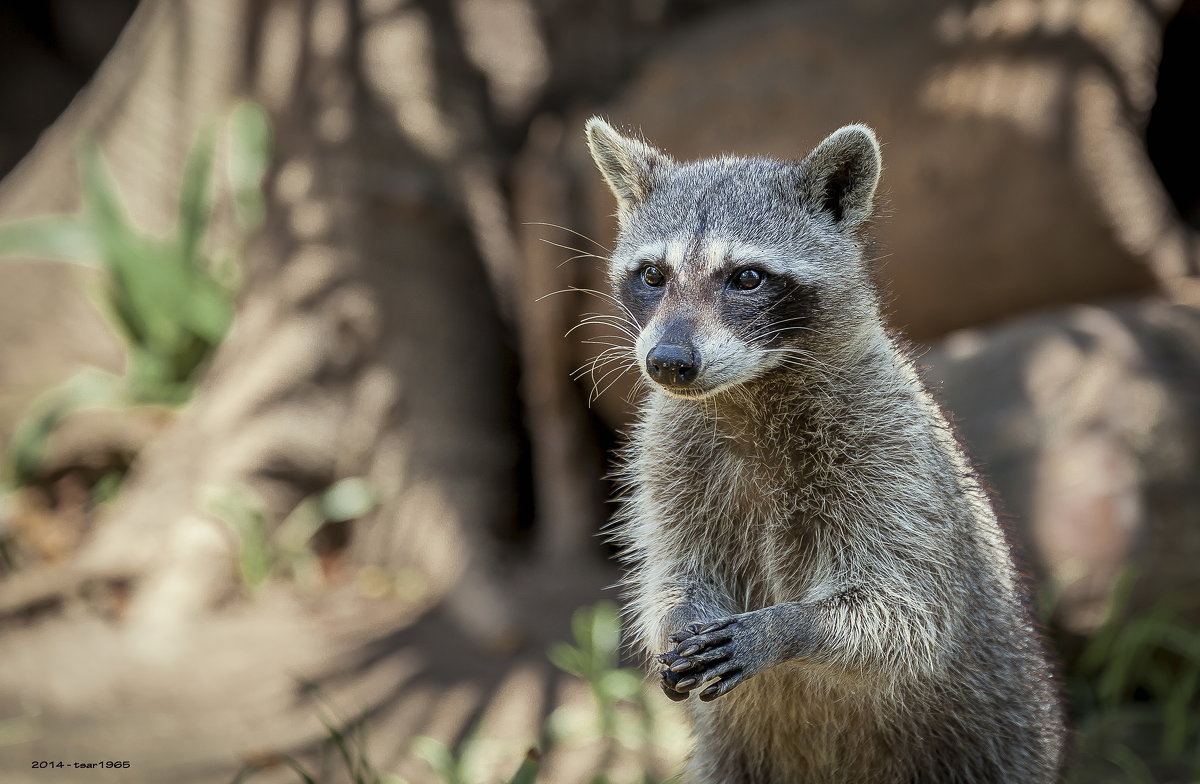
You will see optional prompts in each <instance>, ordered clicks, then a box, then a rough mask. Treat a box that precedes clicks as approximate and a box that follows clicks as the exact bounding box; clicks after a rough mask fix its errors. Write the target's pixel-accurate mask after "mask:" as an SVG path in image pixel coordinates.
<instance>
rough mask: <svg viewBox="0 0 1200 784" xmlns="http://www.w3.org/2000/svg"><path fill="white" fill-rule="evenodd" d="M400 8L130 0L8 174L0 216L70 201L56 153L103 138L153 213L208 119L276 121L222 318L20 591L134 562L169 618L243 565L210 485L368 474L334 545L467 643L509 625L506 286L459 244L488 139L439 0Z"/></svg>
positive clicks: (135, 611) (325, 1)
mask: <svg viewBox="0 0 1200 784" xmlns="http://www.w3.org/2000/svg"><path fill="white" fill-rule="evenodd" d="M389 5H391V4H387V3H372V4H370V6H371V9H372V10H371V11H370V12H369V13H368V12H366V11H364V9H363V7H361V6H360V4H359V3H357V2H354V1H353V0H307V1H306V2H285V1H283V0H281V1H280V2H268V3H260V2H253V1H252V0H222V1H221V2H212V1H211V0H203V1H201V0H195V1H194V2H180V3H144V4H143V5H142V6H141V7H140V8H139V9H138V11H137V13H136V16H135V18H134V19H133V20H132V21H131V23H130V25H129V28H128V30H127V31H126V33H125V34H124V35H123V37H122V39H121V41H120V42H119V43H118V45H117V48H116V49H115V50H114V52H113V53H112V55H111V56H110V58H109V61H108V62H107V63H106V64H105V65H104V67H103V68H102V70H101V72H100V74H99V75H98V77H97V79H96V80H95V82H94V84H93V85H91V86H90V87H89V89H88V90H87V91H85V92H84V93H83V94H81V96H80V97H79V98H78V99H77V101H76V102H75V104H74V105H73V106H72V107H71V109H70V110H69V111H68V112H67V113H66V114H65V115H64V116H63V118H62V119H61V120H60V121H59V123H58V124H57V125H56V126H55V127H54V128H53V129H52V130H51V131H50V132H49V133H48V134H47V135H46V137H45V138H44V139H43V140H42V143H41V144H40V145H39V148H38V149H37V150H36V151H35V152H34V153H33V154H32V155H30V156H29V157H28V158H27V159H26V160H25V161H24V162H23V163H22V165H21V167H20V168H19V170H18V171H17V172H16V173H15V175H14V177H13V178H12V181H10V182H6V184H5V192H4V193H3V195H2V196H0V213H3V212H5V210H4V209H3V207H4V206H5V205H11V204H13V203H14V202H19V203H21V204H22V205H24V206H25V207H29V206H30V205H34V206H35V207H40V208H42V209H46V210H50V209H63V208H65V207H70V206H72V205H74V204H75V203H77V202H78V199H79V195H78V184H77V182H76V178H75V175H74V172H73V156H72V155H71V150H72V147H73V145H74V144H75V142H76V140H77V139H78V138H80V137H85V138H86V137H94V138H96V139H97V140H98V141H99V143H100V145H101V147H102V149H103V150H104V152H105V154H106V157H107V159H108V161H109V164H110V167H111V168H112V169H113V170H114V172H115V176H116V178H117V180H118V182H119V184H120V185H121V186H122V195H123V197H124V198H125V200H126V202H127V203H128V205H129V206H130V209H131V212H132V213H133V215H134V217H135V219H136V220H138V222H139V223H141V224H142V225H144V226H147V227H149V228H152V229H156V230H160V231H161V230H162V229H163V228H164V227H165V226H167V225H169V221H170V220H171V216H172V215H173V213H174V206H175V205H173V204H171V203H170V201H171V196H172V195H173V194H175V193H177V192H178V182H179V177H180V175H181V174H182V171H183V160H184V156H185V153H186V151H187V149H188V147H189V145H190V144H191V142H192V140H193V138H194V136H195V134H196V132H197V130H198V129H199V127H200V125H201V123H204V122H208V121H211V120H212V119H214V118H215V116H216V114H217V113H218V112H220V111H222V110H223V109H225V108H226V107H227V106H228V105H229V104H230V102H231V101H232V100H233V99H235V98H236V97H238V96H241V95H248V96H250V97H252V98H254V99H256V100H259V101H261V102H262V103H264V104H265V105H266V107H267V108H268V110H269V111H270V113H271V114H272V116H273V118H274V120H275V128H276V132H277V133H276V153H275V166H274V169H273V172H272V173H271V175H270V176H269V178H268V182H267V184H266V189H267V197H268V204H269V211H268V220H267V225H266V228H265V230H264V231H263V232H262V236H261V237H260V238H259V240H258V242H257V243H256V244H255V248H254V250H253V252H252V253H251V254H250V258H248V259H247V260H246V265H245V271H246V283H245V286H244V288H243V290H242V292H241V296H240V302H239V306H238V317H237V320H236V322H235V325H234V328H233V330H232V332H231V334H230V335H229V337H228V338H227V339H226V341H225V343H224V344H223V345H222V346H221V348H220V349H219V351H218V353H217V355H216V357H215V358H214V360H213V362H212V365H211V367H210V369H209V370H208V372H207V373H206V376H205V378H204V380H203V382H202V383H201V385H200V386H199V388H198V389H197V391H196V394H195V398H194V401H193V403H192V404H191V405H190V406H189V407H188V408H187V409H186V410H185V411H184V412H183V414H182V416H181V417H180V418H179V419H178V421H177V422H176V423H175V424H174V425H173V426H172V427H171V428H170V430H169V432H167V433H166V434H165V435H163V436H162V437H161V438H160V439H158V440H156V441H155V442H153V443H152V444H151V445H150V446H149V447H148V448H147V449H146V450H145V451H144V452H143V454H142V455H141V457H140V458H139V460H138V462H137V464H136V466H135V468H134V470H133V472H132V475H131V477H130V479H129V480H128V482H127V483H126V485H125V487H124V488H123V490H122V493H121V495H120V497H119V501H118V503H117V505H116V506H115V508H113V509H112V510H111V512H110V513H108V514H106V515H105V517H104V519H103V520H101V521H100V523H99V524H98V526H97V529H96V531H95V535H94V536H93V537H92V539H91V540H90V542H89V543H88V544H87V545H86V546H85V549H84V550H83V552H82V553H81V554H80V556H79V558H78V560H77V561H76V562H75V563H73V564H71V565H70V566H69V567H67V569H66V571H65V572H60V573H58V574H57V575H55V576H54V579H52V580H49V581H47V580H46V579H45V578H44V577H40V578H39V579H38V580H36V581H34V582H32V583H26V584H25V585H21V584H20V582H19V581H18V584H17V585H13V586H10V590H9V596H10V600H9V603H12V602H19V601H22V600H25V599H27V598H29V597H31V596H35V595H36V594H38V593H39V592H40V591H43V590H46V589H47V586H61V585H64V584H78V583H79V582H80V581H82V580H86V579H88V578H89V577H102V578H106V579H107V578H118V577H119V578H121V579H131V580H133V581H134V585H135V591H134V594H133V600H132V603H131V605H130V607H129V611H128V619H129V622H130V623H131V624H133V625H134V627H135V628H143V629H145V630H147V631H149V630H153V633H154V634H155V635H159V636H163V635H167V636H169V634H170V631H171V630H172V629H173V628H175V627H176V626H177V625H179V624H184V623H186V622H187V616H188V615H189V614H190V613H191V612H193V611H197V610H201V609H203V608H205V607H207V606H209V605H210V604H211V603H212V602H214V601H215V600H217V599H219V598H220V597H221V596H223V595H224V594H226V593H227V592H228V590H229V589H230V588H231V586H232V585H233V566H234V564H235V563H236V559H235V557H234V556H235V551H236V548H237V543H236V542H235V541H234V539H233V537H231V535H230V532H229V531H228V530H227V529H226V528H225V526H224V525H223V523H221V522H219V521H218V520H216V519H214V518H213V516H212V515H211V514H210V513H209V510H208V500H209V498H210V497H211V494H212V493H213V492H221V491H229V490H236V489H238V488H247V489H249V490H251V491H252V492H253V494H254V496H255V497H257V498H259V499H261V501H262V503H263V506H264V509H263V513H264V519H265V520H266V521H267V522H268V524H269V525H273V524H275V523H277V521H279V520H280V519H281V518H282V517H283V516H284V515H286V514H287V513H288V512H289V511H290V510H291V509H293V508H294V507H295V506H296V504H297V503H298V502H299V501H301V500H302V499H303V498H304V497H306V496H308V495H310V494H312V493H315V492H319V491H321V490H322V489H324V488H326V487H328V486H329V485H330V484H331V483H332V482H334V481H335V480H336V479H339V478H343V477H350V476H362V477H365V478H366V479H367V480H368V481H369V483H370V485H371V488H372V490H373V491H374V493H375V496H376V501H377V506H376V508H375V509H374V511H372V512H370V513H369V514H367V515H366V516H364V517H363V518H361V519H359V520H357V521H355V522H354V523H353V531H352V535H351V538H350V544H349V548H350V550H349V557H348V558H346V559H345V560H346V561H347V562H348V563H350V564H351V565H352V566H353V567H354V568H357V567H359V566H363V565H373V566H378V567H381V568H382V570H383V572H380V573H378V574H384V575H389V576H394V575H396V574H397V573H407V574H408V575H409V578H410V579H409V580H408V581H407V584H408V585H409V586H410V587H411V586H412V585H413V582H414V581H413V579H412V578H413V577H414V576H417V586H416V588H415V589H414V590H417V591H418V592H420V593H423V594H425V595H426V596H428V597H429V598H431V599H433V598H436V597H438V596H442V595H446V594H448V595H449V602H450V605H451V607H452V608H453V609H454V611H455V612H457V614H458V615H459V616H460V618H463V619H465V620H466V621H467V625H468V627H469V629H470V630H471V631H472V632H473V633H474V634H475V635H476V637H477V638H478V639H482V640H484V641H486V642H489V643H492V644H502V643H503V642H504V641H505V640H506V639H507V637H508V636H509V635H511V633H512V629H511V628H510V624H509V621H508V611H507V609H506V607H505V605H504V600H503V598H502V593H501V592H500V591H498V590H496V589H495V587H494V586H493V585H491V584H490V579H491V578H490V576H489V574H488V570H489V568H490V567H489V564H490V563H491V562H492V560H493V559H492V558H490V557H488V556H487V555H486V553H485V551H486V549H487V543H486V538H485V536H484V533H485V532H486V531H487V529H489V528H495V527H498V526H499V525H501V524H503V523H505V522H506V520H505V518H506V517H507V516H508V515H510V514H511V511H510V510H512V509H513V508H514V505H515V504H514V501H515V499H514V497H513V490H512V488H513V487H514V486H515V484H516V483H515V481H514V479H515V477H514V471H515V463H516V444H517V438H516V427H515V423H516V422H517V421H518V418H517V417H515V416H514V411H515V401H514V396H513V394H512V392H511V391H510V390H512V389H513V388H514V379H515V372H514V367H513V364H514V363H513V359H512V357H513V353H512V350H511V347H510V345H509V339H508V332H507V331H506V329H505V328H504V324H503V323H502V321H501V316H500V313H499V312H498V309H497V306H496V304H495V303H496V302H497V301H501V302H502V301H504V297H503V296H501V297H497V296H496V295H497V293H500V294H502V295H503V294H507V293H508V292H507V291H500V292H497V290H496V289H493V288H492V287H490V286H489V282H488V277H487V275H486V274H485V264H484V262H483V259H481V255H480V253H479V252H478V251H477V247H478V246H479V245H478V243H476V242H473V239H475V238H479V237H481V232H482V231H483V230H485V229H486V228H487V227H488V226H489V224H488V221H489V220H490V221H492V222H493V223H494V222H495V209H494V207H490V206H489V205H487V204H486V203H485V204H483V206H480V204H481V202H486V196H487V195H488V190H487V188H488V185H489V177H492V172H491V171H490V170H489V168H488V165H487V161H486V150H484V149H483V147H482V144H481V140H482V139H485V138H486V135H485V134H484V133H483V132H482V130H483V129H482V127H481V122H482V118H480V117H478V116H476V117H471V116H468V111H467V109H464V108H463V107H467V108H469V107H471V106H474V105H477V104H473V103H472V102H471V101H470V100H469V97H468V96H465V95H464V93H465V92H466V91H468V90H470V89H473V86H472V83H471V79H470V66H469V64H468V63H466V61H465V59H464V58H463V56H462V52H461V50H460V49H456V48H455V42H454V40H453V38H452V37H451V36H450V32H451V31H447V30H446V29H445V26H446V20H445V19H441V18H439V15H440V13H441V12H436V13H435V9H437V8H438V7H439V6H438V4H437V3H429V4H427V7H424V6H422V4H416V5H403V6H401V5H400V4H395V5H396V7H395V8H392V9H389V8H388V6H389ZM447 107H449V108H447ZM472 120H474V121H475V122H474V124H472V122H471V121H472ZM452 161H453V162H456V163H460V164H462V165H460V166H449V165H448V163H450V162H452ZM491 187H492V188H494V187H495V186H494V184H493V185H491ZM480 194H483V195H482V196H481V195H480ZM489 209H490V210H491V212H489ZM487 239H488V240H489V241H490V243H491V245H490V246H491V247H496V246H499V247H501V248H503V245H504V242H505V240H504V237H503V236H500V237H499V238H497V237H495V236H489V237H488V238H487ZM501 252H502V251H501ZM493 255H495V252H493ZM492 269H493V272H495V270H496V269H497V267H495V265H493V268H492ZM510 269H511V268H510ZM495 278H496V276H495V275H493V279H495ZM327 544H331V545H332V546H340V545H342V544H343V542H332V543H327ZM422 582H423V583H424V584H423V585H422V584H421V583H422Z"/></svg>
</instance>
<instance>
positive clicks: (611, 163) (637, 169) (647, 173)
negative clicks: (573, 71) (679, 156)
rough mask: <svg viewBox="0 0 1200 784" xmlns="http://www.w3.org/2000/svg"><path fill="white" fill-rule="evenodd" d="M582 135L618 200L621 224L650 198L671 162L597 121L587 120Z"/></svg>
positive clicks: (662, 155)
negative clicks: (584, 135)
mask: <svg viewBox="0 0 1200 784" xmlns="http://www.w3.org/2000/svg"><path fill="white" fill-rule="evenodd" d="M585 131H586V133H587V143H588V149H589V150H591V151H592V160H594V161H595V162H596V166H597V167H598V168H599V169H600V173H601V174H602V175H604V180H605V181H606V182H607V183H608V187H609V188H611V189H612V192H613V195H614V196H616V197H617V217H618V219H619V220H620V221H621V222H624V221H625V220H626V219H627V218H628V217H629V215H630V213H632V212H633V211H634V210H636V209H637V208H638V207H640V206H642V204H644V203H645V201H646V199H648V198H649V197H650V193H651V192H652V191H653V190H654V187H655V185H657V184H658V178H659V176H660V175H661V174H662V171H663V170H664V169H665V168H666V167H668V166H670V165H671V164H673V163H674V161H673V160H671V158H670V157H669V156H668V155H667V154H666V153H664V152H662V151H660V150H657V149H655V148H654V147H651V146H650V145H648V144H646V143H645V142H641V141H638V140H637V139H630V138H629V137H627V136H622V135H621V134H619V133H617V131H615V130H614V129H613V127H612V126H611V125H609V124H608V123H606V122H604V120H601V119H600V118H599V117H593V118H592V119H590V120H588V121H587V125H586V126H585Z"/></svg>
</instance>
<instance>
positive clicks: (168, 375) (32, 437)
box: [0, 103, 270, 484]
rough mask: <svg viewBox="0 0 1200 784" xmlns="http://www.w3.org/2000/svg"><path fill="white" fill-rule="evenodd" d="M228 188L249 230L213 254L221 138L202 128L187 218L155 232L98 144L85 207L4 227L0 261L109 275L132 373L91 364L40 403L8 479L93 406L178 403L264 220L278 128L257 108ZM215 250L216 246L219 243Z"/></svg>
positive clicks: (87, 156) (86, 181) (28, 467)
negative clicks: (265, 184) (131, 207)
mask: <svg viewBox="0 0 1200 784" xmlns="http://www.w3.org/2000/svg"><path fill="white" fill-rule="evenodd" d="M227 130H228V132H227V140H228V149H229V156H228V159H229V168H228V172H227V178H226V183H227V188H228V190H229V192H230V195H231V197H232V198H231V201H232V203H233V204H234V207H235V213H236V215H237V219H238V223H239V225H240V231H239V232H238V233H237V238H236V240H235V241H234V242H233V243H232V245H231V246H229V247H222V248H215V249H208V248H206V240H211V238H210V234H211V232H210V228H211V223H212V207H213V183H212V180H213V176H212V168H213V159H214V149H215V142H214V134H213V132H212V131H211V129H206V130H204V131H202V132H201V133H200V135H199V136H198V138H197V139H196V141H195V143H194V144H193V145H192V147H191V149H190V151H189V153H188V156H187V160H186V163H185V166H184V173H183V181H182V186H181V189H180V194H179V214H178V220H177V221H176V225H175V228H174V231H173V233H172V234H170V235H169V236H167V237H156V236H151V235H149V234H146V233H144V232H141V231H139V230H138V229H137V228H136V227H135V226H134V225H133V223H132V222H131V221H130V219H129V217H128V215H127V213H126V210H125V209H124V207H123V205H122V203H121V199H120V197H119V196H118V192H117V189H116V186H115V184H114V183H113V181H112V178H111V176H110V174H109V172H108V169H107V166H106V165H105V163H104V160H103V158H102V156H101V154H100V152H99V149H98V148H97V147H96V145H95V144H93V143H90V142H88V143H85V144H84V145H83V146H82V147H81V150H80V156H79V169H80V179H81V183H82V192H83V210H82V212H81V214H79V215H54V216H45V217H39V218H31V219H27V220H22V221H16V222H12V223H8V224H5V225H3V226H0V258H21V259H33V260H49V261H55V262H64V261H65V262H70V263H74V264H78V265H81V266H85V267H92V268H97V269H99V270H101V271H102V272H103V273H104V277H103V280H102V282H101V284H100V289H99V296H98V298H97V299H98V304H99V307H100V309H101V310H102V312H103V313H104V314H105V315H106V316H107V317H108V320H109V322H110V323H111V324H112V325H113V327H114V329H115V331H116V332H117V333H118V335H119V336H120V337H121V339H122V341H123V343H124V345H125V349H126V355H127V369H126V372H125V374H124V375H123V376H121V377H117V376H113V375H111V374H108V373H103V372H101V371H98V370H95V369H87V370H85V371H83V372H81V373H80V374H78V375H76V376H75V377H73V378H71V379H70V380H69V381H67V382H66V383H65V384H64V385H63V386H62V387H60V388H58V389H55V390H52V391H51V392H49V393H47V394H46V395H45V396H44V397H43V398H42V399H40V400H39V401H37V402H35V404H34V405H33V406H32V408H31V410H30V411H29V413H28V415H27V416H26V418H25V420H24V421H23V422H22V424H21V425H20V426H19V428H18V432H17V433H16V434H15V436H14V438H13V443H12V445H11V448H10V453H9V459H8V467H7V471H6V473H7V474H8V477H7V478H8V481H9V482H11V483H13V484H24V483H26V482H27V480H28V479H29V477H30V475H31V473H32V472H33V471H34V470H35V469H36V467H37V464H38V461H39V460H40V457H41V455H42V453H43V451H44V448H45V444H46V440H47V438H48V436H49V434H50V432H52V431H53V429H54V427H55V426H56V425H57V423H58V422H59V421H61V419H62V418H63V417H65V416H67V415H68V414H70V413H72V412H73V411H76V410H79V409H81V408H88V407H101V406H122V405H140V404H162V405H178V404H180V403H183V402H185V401H186V400H187V399H188V397H189V396H190V394H191V389H192V384H193V383H194V381H195V378H196V375H197V372H198V370H199V369H200V368H201V367H202V366H203V365H204V364H205V362H206V361H207V360H208V358H209V357H210V356H211V354H212V351H213V349H214V348H216V346H217V345H218V344H219V343H220V342H221V340H222V339H223V338H224V336H225V333H226V331H227V330H228V328H229V324H230V321H231V320H232V318H233V296H234V291H235V288H236V278H237V274H236V269H237V267H236V263H235V260H236V258H237V257H238V256H240V254H241V250H242V245H243V243H244V240H245V237H246V236H247V235H248V232H249V231H250V230H252V229H254V228H255V227H256V226H257V225H258V224H259V222H260V221H261V219H262V215H263V200H262V193H261V182H262V178H263V176H264V174H265V172H266V168H267V165H268V162H269V159H270V126H269V122H268V120H267V117H266V113H265V112H264V111H263V109H261V108H260V107H258V106H257V105H255V104H251V103H242V104H239V105H238V106H237V107H235V109H234V110H233V112H232V113H231V115H230V117H229V121H228V123H227ZM209 244H212V243H211V242H209Z"/></svg>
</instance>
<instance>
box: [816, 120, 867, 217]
mask: <svg viewBox="0 0 1200 784" xmlns="http://www.w3.org/2000/svg"><path fill="white" fill-rule="evenodd" d="M882 168H883V159H882V157H881V156H880V154H879V142H878V140H876V138H875V133H874V131H872V130H871V129H870V128H868V127H867V126H865V125H847V126H845V127H844V128H839V129H838V130H836V131H834V132H833V133H832V134H830V136H829V138H827V139H826V140H825V141H823V142H821V143H820V144H818V145H817V148H816V149H815V150H813V151H812V152H811V153H809V155H808V157H807V158H805V159H804V160H803V161H802V162H801V163H800V191H801V197H802V198H803V200H804V203H805V205H807V206H808V207H809V208H810V209H813V210H815V211H818V212H821V213H824V214H826V215H829V216H830V217H832V218H833V222H834V224H835V225H836V226H837V227H838V228H839V229H845V230H852V229H854V228H856V227H858V226H859V225H860V224H862V223H863V221H865V220H867V219H868V218H870V217H871V212H872V211H873V209H874V201H875V187H876V186H877V185H878V184H879V173H880V170H881V169H882Z"/></svg>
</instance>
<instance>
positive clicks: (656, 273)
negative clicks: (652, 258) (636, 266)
mask: <svg viewBox="0 0 1200 784" xmlns="http://www.w3.org/2000/svg"><path fill="white" fill-rule="evenodd" d="M666 279H667V276H666V275H664V274H662V270H660V269H659V268H658V267H655V266H653V265H649V266H645V267H642V280H644V281H645V282H646V285H647V286H655V287H658V286H661V285H662V284H663V283H664V282H665V281H666Z"/></svg>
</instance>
